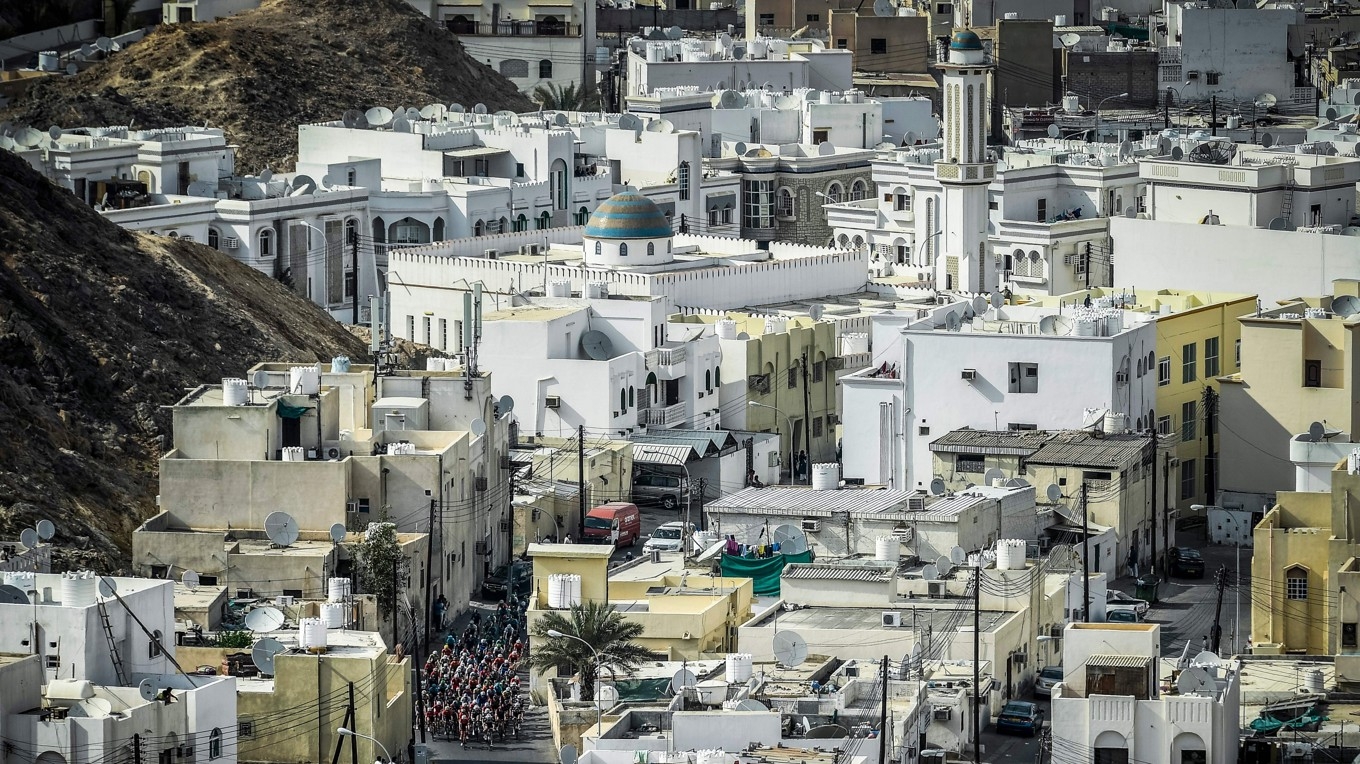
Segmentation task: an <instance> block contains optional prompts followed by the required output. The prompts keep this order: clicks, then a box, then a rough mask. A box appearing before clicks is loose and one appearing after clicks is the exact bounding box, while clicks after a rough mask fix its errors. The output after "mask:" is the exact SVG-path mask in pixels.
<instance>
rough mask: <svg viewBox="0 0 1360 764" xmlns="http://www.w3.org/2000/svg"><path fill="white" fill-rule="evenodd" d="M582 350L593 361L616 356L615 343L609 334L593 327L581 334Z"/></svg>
mask: <svg viewBox="0 0 1360 764" xmlns="http://www.w3.org/2000/svg"><path fill="white" fill-rule="evenodd" d="M581 352H582V353H585V354H586V355H587V356H589V357H590V359H591V360H592V361H608V360H609V359H610V358H613V357H614V343H613V341H612V340H610V339H609V335H607V334H605V333H604V332H602V331H599V330H598V329H591V330H590V331H588V332H585V333H584V334H582V335H581Z"/></svg>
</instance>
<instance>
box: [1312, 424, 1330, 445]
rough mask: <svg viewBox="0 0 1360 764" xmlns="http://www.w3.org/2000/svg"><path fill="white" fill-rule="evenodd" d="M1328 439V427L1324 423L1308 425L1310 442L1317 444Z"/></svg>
mask: <svg viewBox="0 0 1360 764" xmlns="http://www.w3.org/2000/svg"><path fill="white" fill-rule="evenodd" d="M1326 437H1327V427H1326V425H1324V424H1323V423H1322V422H1313V423H1312V424H1310V425H1308V440H1310V441H1312V442H1313V443H1317V442H1319V441H1321V440H1323V439H1324V438H1326Z"/></svg>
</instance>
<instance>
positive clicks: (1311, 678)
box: [1303, 669, 1326, 693]
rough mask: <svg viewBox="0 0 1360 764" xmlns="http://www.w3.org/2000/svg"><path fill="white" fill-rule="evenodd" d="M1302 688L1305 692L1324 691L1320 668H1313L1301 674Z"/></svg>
mask: <svg viewBox="0 0 1360 764" xmlns="http://www.w3.org/2000/svg"><path fill="white" fill-rule="evenodd" d="M1303 689H1304V691H1305V692H1312V693H1322V692H1326V685H1325V684H1324V683H1323V676H1322V670H1321V669H1313V670H1312V671H1309V672H1306V673H1305V674H1304V675H1303Z"/></svg>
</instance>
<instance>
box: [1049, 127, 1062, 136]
mask: <svg viewBox="0 0 1360 764" xmlns="http://www.w3.org/2000/svg"><path fill="white" fill-rule="evenodd" d="M1045 132H1047V133H1048V137H1050V138H1057V137H1058V136H1060V135H1062V128H1060V127H1058V126H1057V125H1049V126H1048V130H1047V131H1045Z"/></svg>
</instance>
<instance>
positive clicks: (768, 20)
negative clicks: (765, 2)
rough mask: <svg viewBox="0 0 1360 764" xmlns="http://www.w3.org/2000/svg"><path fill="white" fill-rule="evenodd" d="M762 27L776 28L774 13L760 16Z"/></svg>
mask: <svg viewBox="0 0 1360 764" xmlns="http://www.w3.org/2000/svg"><path fill="white" fill-rule="evenodd" d="M760 25H761V26H766V27H772V26H774V14H773V13H762V14H760Z"/></svg>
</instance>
